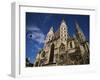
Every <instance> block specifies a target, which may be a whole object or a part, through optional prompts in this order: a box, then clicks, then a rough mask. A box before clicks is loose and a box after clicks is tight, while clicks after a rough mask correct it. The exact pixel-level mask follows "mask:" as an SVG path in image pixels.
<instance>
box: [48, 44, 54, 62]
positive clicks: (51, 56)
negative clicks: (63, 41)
mask: <svg viewBox="0 0 100 80" xmlns="http://www.w3.org/2000/svg"><path fill="white" fill-rule="evenodd" d="M53 59H54V44H52V45H51V50H50V57H49V63H53Z"/></svg>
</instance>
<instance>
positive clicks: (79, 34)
mask: <svg viewBox="0 0 100 80" xmlns="http://www.w3.org/2000/svg"><path fill="white" fill-rule="evenodd" d="M75 24H76V36H77V38H78V40H79V41H80V42H83V41H86V38H85V35H84V33H83V31H82V30H81V28H80V26H79V24H78V23H77V22H76V23H75Z"/></svg>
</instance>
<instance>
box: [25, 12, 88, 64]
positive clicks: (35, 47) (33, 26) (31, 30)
mask: <svg viewBox="0 0 100 80" xmlns="http://www.w3.org/2000/svg"><path fill="white" fill-rule="evenodd" d="M63 19H64V20H65V22H66V24H67V26H68V33H69V34H70V36H72V35H73V34H75V27H76V26H75V21H77V23H78V24H79V26H80V28H81V29H82V31H83V33H84V34H85V36H86V39H87V40H88V41H89V15H74V14H53V13H52V14H51V13H50V14H49V13H31V12H26V57H28V58H30V62H31V63H33V62H34V60H35V57H36V54H37V53H38V52H39V50H40V49H41V48H42V47H43V45H44V39H45V37H46V34H47V33H48V31H49V29H50V28H51V26H53V28H54V31H57V29H58V28H59V26H60V24H61V21H62V20H63Z"/></svg>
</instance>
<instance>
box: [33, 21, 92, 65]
mask: <svg viewBox="0 0 100 80" xmlns="http://www.w3.org/2000/svg"><path fill="white" fill-rule="evenodd" d="M75 24H76V28H75V30H76V33H75V34H74V35H73V37H71V36H70V34H69V33H68V28H69V27H68V26H67V24H66V22H65V21H64V20H62V22H61V24H60V27H59V29H58V30H57V31H56V32H54V31H53V27H51V29H50V30H49V32H48V33H47V36H46V39H45V43H44V47H43V49H42V50H40V51H39V53H38V54H37V56H36V59H35V62H34V66H53V65H54V66H56V65H81V64H89V63H90V61H89V60H90V59H89V57H90V56H89V43H88V41H87V40H86V37H85V35H84V33H83V32H82V30H81V28H80V26H79V25H78V23H75Z"/></svg>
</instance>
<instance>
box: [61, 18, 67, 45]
mask: <svg viewBox="0 0 100 80" xmlns="http://www.w3.org/2000/svg"><path fill="white" fill-rule="evenodd" d="M67 28H68V27H67V25H66V22H65V21H64V20H62V22H61V25H60V42H61V43H63V44H66V42H67V38H68V29H67Z"/></svg>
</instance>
